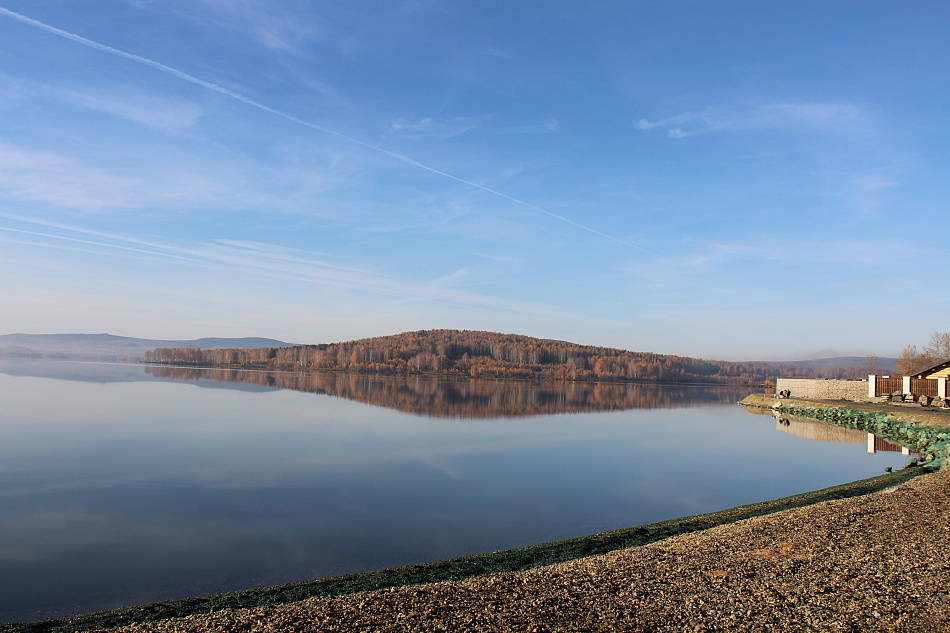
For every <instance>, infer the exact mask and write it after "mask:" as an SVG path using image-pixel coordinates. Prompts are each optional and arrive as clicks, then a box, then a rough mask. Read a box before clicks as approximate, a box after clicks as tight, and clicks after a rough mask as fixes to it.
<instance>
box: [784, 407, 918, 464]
mask: <svg viewBox="0 0 950 633" xmlns="http://www.w3.org/2000/svg"><path fill="white" fill-rule="evenodd" d="M775 428H776V429H778V430H779V431H781V432H783V433H791V434H792V435H797V436H798V437H803V438H805V439H808V440H817V441H820V442H849V443H852V444H866V445H867V448H868V453H875V452H877V451H900V452H901V453H902V454H904V455H910V450H909V449H908V448H906V447H903V446H901V445H900V444H896V443H894V442H888V441H887V440H882V439H881V438H879V437H877V436H876V435H874V434H873V433H868V432H866V431H861V430H859V429H849V428H845V427H843V426H835V425H833V424H826V423H824V422H820V421H818V420H810V419H808V418H797V417H793V416H787V415H780V414H775Z"/></svg>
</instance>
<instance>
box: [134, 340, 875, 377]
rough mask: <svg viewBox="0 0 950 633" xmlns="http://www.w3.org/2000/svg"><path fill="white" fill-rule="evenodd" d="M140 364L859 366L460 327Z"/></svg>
mask: <svg viewBox="0 0 950 633" xmlns="http://www.w3.org/2000/svg"><path fill="white" fill-rule="evenodd" d="M146 362H152V363H163V364H172V365H186V366H207V367H244V368H258V369H270V370H308V369H327V370H345V371H352V372H365V373H378V374H406V373H427V374H449V375H468V376H473V377H499V378H500V377H511V378H535V379H555V380H617V381H631V382H666V383H697V382H701V383H736V382H742V383H758V382H763V381H765V380H767V379H774V378H775V377H776V376H784V377H788V376H798V377H807V378H840V377H851V376H854V375H858V374H860V373H861V371H862V369H861V368H859V367H836V368H820V369H815V368H804V367H796V366H794V365H790V364H788V365H786V364H776V363H764V362H750V363H735V362H728V361H715V360H702V359H698V358H690V357H686V356H670V355H664V354H654V353H651V352H628V351H625V350H620V349H613V348H608V347H594V346H591V345H577V344H574V343H567V342H564V341H552V340H547V339H538V338H532V337H530V336H521V335H517V334H499V333H495V332H479V331H464V330H461V331H460V330H420V331H418V332H405V333H403V334H396V335H393V336H382V337H375V338H367V339H360V340H356V341H349V342H344V343H333V344H322V345H298V346H293V347H284V348H273V347H271V348H259V349H246V348H244V349H234V348H232V349H211V350H202V349H195V348H160V349H156V350H154V351H152V352H149V353H147V354H146Z"/></svg>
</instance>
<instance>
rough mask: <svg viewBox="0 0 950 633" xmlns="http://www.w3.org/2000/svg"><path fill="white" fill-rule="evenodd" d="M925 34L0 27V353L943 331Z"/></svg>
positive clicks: (630, 11) (611, 19) (249, 19)
mask: <svg viewBox="0 0 950 633" xmlns="http://www.w3.org/2000/svg"><path fill="white" fill-rule="evenodd" d="M948 32H950V3H947V2H945V1H943V0H941V1H934V2H925V1H919V2H914V1H908V2H875V1H873V0H872V1H860V2H857V1H855V2H850V1H833V0H827V1H825V0H823V1H820V2H817V1H816V2H812V1H809V0H794V1H782V0H774V1H768V2H763V1H761V0H749V1H725V0H723V1H718V0H704V1H688V2H687V1H682V0H662V1H637V0H630V1H627V2H619V1H614V2H607V1H596V0H594V1H590V2H580V1H576V0H571V1H565V0H536V1H535V0H520V1H511V0H451V1H442V0H412V1H403V0H385V1H379V2H365V1H361V0H353V1H351V2H338V1H335V0H331V1H320V0H313V1H308V2H304V1H290V0H287V1H270V0H161V1H159V0H83V2H73V1H67V0H55V1H52V0H0V333H2V334H8V333H14V332H23V333H32V334H42V333H66V332H86V333H100V332H108V333H111V334H117V335H123V336H135V337H142V338H166V339H192V338H199V337H204V336H220V337H231V336H266V337H273V338H277V339H281V340H284V341H288V342H294V343H332V342H337V341H344V340H351V339H356V338H362V337H367V336H381V335H387V334H395V333H398V332H403V331H408V330H419V329H434V328H452V329H466V330H490V331H497V332H511V333H518V334H526V335H529V336H537V337H542V338H552V339H560V340H569V341H572V342H576V343H581V344H590V345H604V346H610V347H619V348H623V349H628V350H634V351H651V352H657V353H664V354H678V355H684V356H698V357H703V358H716V359H724V360H796V359H804V358H817V357H825V356H838V355H865V354H875V355H879V356H897V355H898V354H899V353H900V351H901V350H902V349H903V348H904V346H906V345H908V344H915V345H918V346H919V345H922V344H925V343H926V342H927V340H928V339H929V336H930V334H931V333H932V332H934V331H938V330H939V331H946V330H948V329H950V328H948V323H947V319H946V314H947V313H948V311H950V310H948V308H950V293H948V292H947V284H946V273H945V272H944V273H940V272H938V271H939V270H944V271H945V270H946V269H945V268H941V267H942V266H945V262H946V256H947V252H948V250H950V247H948V242H947V229H948V225H950V214H948V210H950V196H948V193H950V152H948V151H947V147H950V117H948V116H947V112H948V105H947V104H948V103H950V81H948V78H950V75H948V70H947V69H948V68H950V43H948V39H947V33H948Z"/></svg>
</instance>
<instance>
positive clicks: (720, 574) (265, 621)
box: [103, 469, 950, 633]
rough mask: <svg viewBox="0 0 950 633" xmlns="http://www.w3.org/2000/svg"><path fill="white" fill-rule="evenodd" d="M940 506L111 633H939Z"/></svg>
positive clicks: (870, 503)
mask: <svg viewBox="0 0 950 633" xmlns="http://www.w3.org/2000/svg"><path fill="white" fill-rule="evenodd" d="M948 501H950V469H946V470H943V471H940V472H936V473H932V474H927V475H922V476H919V477H917V478H915V479H912V480H910V481H908V482H905V483H903V484H901V485H899V486H896V487H893V488H888V489H885V490H884V491H881V492H876V493H873V494H869V495H864V496H860V497H853V498H850V499H840V500H832V501H825V502H821V503H817V504H814V505H810V506H807V507H802V508H795V509H791V510H785V511H782V512H778V513H775V514H770V515H767V516H762V517H756V518H752V519H746V520H743V521H739V522H737V523H733V524H728V525H722V526H718V527H715V528H711V529H708V530H703V531H701V532H694V533H691V534H685V535H682V536H677V537H673V538H669V539H666V540H663V541H658V542H655V543H652V544H650V545H645V546H642V547H637V548H632V549H625V550H619V551H615V552H611V553H609V554H605V555H600V556H593V557H589V558H582V559H578V560H574V561H571V562H568V563H561V564H556V565H551V566H547V567H540V568H536V569H531V570H528V571H524V572H516V573H502V574H494V575H488V576H480V577H477V578H472V579H468V580H462V581H453V582H442V583H434V584H426V585H415V586H409V587H401V588H395V589H388V590H381V591H373V592H362V593H354V594H348V595H344V596H338V597H334V598H312V599H309V600H304V601H300V602H294V603H289V604H285V605H281V606H276V607H267V608H258V609H234V610H224V611H219V612H216V613H211V614H207V615H194V616H188V617H184V618H176V619H169V620H162V621H158V622H152V623H144V624H137V625H132V626H127V627H121V628H116V629H108V631H110V632H113V633H118V632H120V631H121V632H129V633H132V632H145V631H150V632H151V631H156V632H158V631H162V632H164V631H169V632H171V631H174V632H176V633H177V632H182V633H184V632H195V633H198V632H207V631H248V632H256V631H288V632H293V631H299V632H311V631H313V632H316V631H407V632H408V631H535V632H541V631H950V503H948ZM105 630H106V629H103V631H105Z"/></svg>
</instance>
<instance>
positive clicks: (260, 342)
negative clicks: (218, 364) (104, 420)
mask: <svg viewBox="0 0 950 633" xmlns="http://www.w3.org/2000/svg"><path fill="white" fill-rule="evenodd" d="M293 346H294V343H285V342H283V341H278V340H276V339H272V338H261V337H242V338H216V337H206V338H199V339H191V340H166V339H146V338H135V337H131V336H116V335H114V334H3V335H0V356H7V357H10V356H14V357H16V356H26V357H43V356H46V357H58V358H70V359H86V360H118V359H125V360H141V359H142V358H143V357H144V356H145V352H148V351H151V350H153V349H156V348H158V347H189V348H193V347H198V348H201V349H222V348H229V347H238V348H260V347H293Z"/></svg>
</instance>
